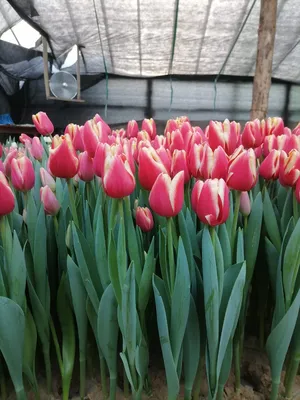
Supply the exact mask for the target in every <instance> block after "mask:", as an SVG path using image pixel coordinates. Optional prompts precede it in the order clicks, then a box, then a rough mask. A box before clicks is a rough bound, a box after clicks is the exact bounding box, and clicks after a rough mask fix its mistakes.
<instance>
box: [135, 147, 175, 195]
mask: <svg viewBox="0 0 300 400" xmlns="http://www.w3.org/2000/svg"><path fill="white" fill-rule="evenodd" d="M138 161H139V169H138V177H139V181H140V184H141V186H142V187H143V188H144V189H146V190H151V188H152V186H153V185H154V182H155V180H156V178H157V177H158V175H159V174H160V173H161V172H163V173H167V172H168V171H167V169H166V167H165V166H164V164H163V163H162V161H161V159H160V157H159V156H158V154H157V153H156V151H155V150H154V149H153V148H152V147H149V148H148V147H143V148H141V150H140V153H139V160H138Z"/></svg>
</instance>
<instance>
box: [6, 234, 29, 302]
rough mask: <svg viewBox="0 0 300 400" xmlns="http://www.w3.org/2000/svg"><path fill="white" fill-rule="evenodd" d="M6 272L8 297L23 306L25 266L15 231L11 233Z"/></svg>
mask: <svg viewBox="0 0 300 400" xmlns="http://www.w3.org/2000/svg"><path fill="white" fill-rule="evenodd" d="M8 272H9V294H10V298H11V299H12V300H14V301H15V302H16V303H17V304H18V305H19V306H20V307H21V308H23V306H24V301H25V287H26V266H25V259H24V254H23V251H22V248H21V245H20V242H19V239H18V235H17V233H16V231H14V234H13V245H12V259H11V266H10V269H9V271H8Z"/></svg>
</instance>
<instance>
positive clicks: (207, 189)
mask: <svg viewBox="0 0 300 400" xmlns="http://www.w3.org/2000/svg"><path fill="white" fill-rule="evenodd" d="M191 203H192V208H193V210H194V211H195V213H196V214H197V216H198V218H199V219H200V221H201V222H203V223H204V224H208V225H210V226H216V225H221V224H223V223H224V222H226V220H227V218H228V216H229V210H230V202H229V189H228V186H227V185H226V183H225V181H224V179H207V180H206V181H205V182H203V181H197V182H196V184H195V186H194V188H193V190H192V196H191Z"/></svg>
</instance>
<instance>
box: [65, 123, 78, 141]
mask: <svg viewBox="0 0 300 400" xmlns="http://www.w3.org/2000/svg"><path fill="white" fill-rule="evenodd" d="M77 131H79V125H76V124H72V123H70V124H68V125H67V126H66V128H65V132H64V134H66V133H67V134H69V135H70V137H71V139H72V140H73V139H74V136H75V132H77Z"/></svg>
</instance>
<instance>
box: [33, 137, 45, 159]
mask: <svg viewBox="0 0 300 400" xmlns="http://www.w3.org/2000/svg"><path fill="white" fill-rule="evenodd" d="M30 151H31V155H32V157H34V158H35V159H36V160H39V161H41V159H42V158H43V154H44V147H43V145H42V143H41V141H40V139H39V138H38V137H37V136H35V137H34V138H33V140H32V143H31V149H30Z"/></svg>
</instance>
